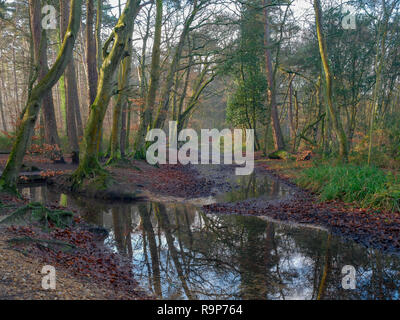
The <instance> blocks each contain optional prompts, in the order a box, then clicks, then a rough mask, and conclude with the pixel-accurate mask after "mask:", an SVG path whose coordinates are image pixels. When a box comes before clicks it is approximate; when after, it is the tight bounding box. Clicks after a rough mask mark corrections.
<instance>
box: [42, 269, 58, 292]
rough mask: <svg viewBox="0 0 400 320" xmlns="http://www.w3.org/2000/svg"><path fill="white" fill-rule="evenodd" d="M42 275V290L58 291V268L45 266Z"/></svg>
mask: <svg viewBox="0 0 400 320" xmlns="http://www.w3.org/2000/svg"><path fill="white" fill-rule="evenodd" d="M41 274H42V275H44V277H43V278H42V289H43V290H56V268H54V267H53V266H44V267H43V268H42V271H41Z"/></svg>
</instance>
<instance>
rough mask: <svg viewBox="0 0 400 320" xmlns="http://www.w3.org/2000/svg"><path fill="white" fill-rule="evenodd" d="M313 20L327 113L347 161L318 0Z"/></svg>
mask: <svg viewBox="0 0 400 320" xmlns="http://www.w3.org/2000/svg"><path fill="white" fill-rule="evenodd" d="M314 11H315V22H316V27H317V35H318V44H319V51H320V55H321V60H322V65H323V67H324V72H325V85H326V98H327V103H328V110H329V115H330V117H331V120H332V126H333V129H334V130H335V133H336V136H337V138H338V141H339V155H340V158H341V159H342V160H343V161H347V157H348V141H347V137H346V133H345V132H344V130H343V125H342V122H341V120H340V114H339V112H338V110H336V107H335V105H334V102H333V76H332V73H331V69H330V66H329V61H328V53H327V49H326V43H325V39H324V35H323V33H322V10H321V3H320V1H319V0H314Z"/></svg>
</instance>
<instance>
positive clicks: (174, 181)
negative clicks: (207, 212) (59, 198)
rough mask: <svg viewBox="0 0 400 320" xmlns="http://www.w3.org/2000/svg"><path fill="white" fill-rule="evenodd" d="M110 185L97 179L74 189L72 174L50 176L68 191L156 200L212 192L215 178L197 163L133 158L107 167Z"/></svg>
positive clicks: (56, 185) (51, 182) (98, 196)
mask: <svg viewBox="0 0 400 320" xmlns="http://www.w3.org/2000/svg"><path fill="white" fill-rule="evenodd" d="M107 171H108V173H109V177H108V178H107V179H109V181H108V182H107V183H106V184H107V187H106V188H104V187H103V186H101V187H100V188H97V183H96V182H94V183H93V182H89V183H87V184H86V185H85V184H84V185H83V187H82V188H81V189H80V190H78V191H77V190H72V187H71V183H70V174H69V173H68V174H64V175H60V176H56V177H52V178H49V179H48V180H47V183H48V184H49V185H51V186H52V187H54V188H56V189H58V190H60V191H64V192H66V193H72V194H77V195H80V196H84V197H88V198H96V199H102V200H108V201H112V200H122V201H136V200H149V199H151V200H155V199H158V198H159V197H160V196H165V197H173V198H176V199H195V198H200V197H204V196H209V195H210V194H212V189H213V188H215V184H216V183H215V181H213V180H212V179H208V178H206V177H205V176H204V175H201V174H199V172H198V171H197V170H195V168H194V167H193V166H183V165H180V164H178V165H160V166H159V167H155V166H151V165H149V164H147V163H146V162H144V161H131V162H130V164H129V165H126V166H123V167H107Z"/></svg>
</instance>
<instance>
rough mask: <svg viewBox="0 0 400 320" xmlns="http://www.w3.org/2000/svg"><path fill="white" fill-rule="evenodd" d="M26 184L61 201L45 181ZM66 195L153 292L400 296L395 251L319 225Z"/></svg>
mask: <svg viewBox="0 0 400 320" xmlns="http://www.w3.org/2000/svg"><path fill="white" fill-rule="evenodd" d="M25 192H30V195H31V196H33V195H36V197H38V198H37V199H36V200H39V198H40V199H42V200H43V199H49V197H50V198H51V199H58V201H66V199H65V196H62V195H59V194H53V193H52V192H50V191H49V190H47V189H46V188H41V189H35V190H34V188H33V189H32V190H29V191H25ZM249 194H250V193H249ZM67 201H68V204H69V205H72V206H75V207H78V208H80V211H81V213H82V214H83V216H84V218H85V219H86V220H87V221H88V222H90V223H93V224H96V225H101V226H104V227H106V228H108V229H109V230H111V232H110V236H109V238H108V239H107V240H106V242H107V244H108V245H109V246H110V247H111V248H113V250H115V251H117V252H119V253H120V254H121V255H124V256H127V257H129V258H130V259H131V261H132V268H133V269H134V274H135V275H136V277H137V280H138V281H140V282H141V284H142V286H143V287H147V288H148V289H149V290H150V291H152V292H153V293H155V294H156V295H157V296H158V297H160V298H164V299H399V285H400V259H399V258H398V257H396V256H390V255H384V254H382V253H380V252H378V251H375V250H372V249H366V248H365V247H362V246H359V245H357V244H356V243H354V242H344V241H343V240H342V239H341V238H338V237H335V236H332V235H330V234H329V233H327V232H325V231H322V230H315V229H306V228H303V227H294V226H288V225H284V224H278V223H272V222H269V221H266V220H265V219H260V218H257V217H243V216H234V215H230V216H222V215H206V214H204V213H203V212H202V211H201V210H200V209H199V208H197V207H195V206H193V205H190V204H177V203H176V204H160V203H139V204H133V205H127V204H101V203H99V202H95V201H93V202H88V201H87V200H79V199H74V198H70V197H68V200H67ZM345 265H353V266H354V267H356V269H357V279H356V280H357V287H356V290H344V289H342V285H341V283H342V277H343V276H342V274H341V270H342V268H343V266H345Z"/></svg>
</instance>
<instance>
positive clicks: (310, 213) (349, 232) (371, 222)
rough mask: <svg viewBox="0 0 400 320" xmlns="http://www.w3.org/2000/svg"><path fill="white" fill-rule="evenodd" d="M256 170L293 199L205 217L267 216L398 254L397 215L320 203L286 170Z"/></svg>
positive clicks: (220, 209)
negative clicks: (284, 187) (287, 188)
mask: <svg viewBox="0 0 400 320" xmlns="http://www.w3.org/2000/svg"><path fill="white" fill-rule="evenodd" d="M257 170H262V171H264V174H268V175H270V176H271V177H273V178H274V179H277V180H279V181H280V182H282V183H285V184H286V185H288V186H290V187H291V188H293V189H294V190H295V193H294V195H293V196H292V197H290V198H288V199H285V200H279V201H264V200H260V199H250V200H245V201H240V202H236V203H217V204H211V205H207V206H204V210H205V211H206V212H207V213H218V214H238V215H254V216H268V217H271V218H273V219H276V220H279V221H290V222H296V223H300V224H313V225H318V226H321V227H324V228H327V229H329V230H331V231H332V232H333V233H334V234H337V235H340V236H343V237H345V238H347V239H351V240H354V241H356V242H358V243H362V244H363V245H365V246H368V247H373V248H377V249H380V250H383V251H388V252H396V253H398V252H400V215H399V214H398V213H393V212H380V211H377V210H372V209H360V208H356V207H354V205H352V204H346V203H343V202H341V201H329V202H320V201H319V200H318V198H317V197H316V195H314V194H312V193H310V192H308V191H305V190H302V189H300V188H299V187H297V186H296V184H295V183H294V182H293V180H292V179H291V178H290V177H289V175H288V174H287V172H285V170H274V169H272V167H271V166H269V165H266V164H265V163H263V162H260V163H258V165H257Z"/></svg>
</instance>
